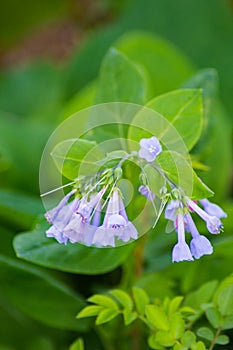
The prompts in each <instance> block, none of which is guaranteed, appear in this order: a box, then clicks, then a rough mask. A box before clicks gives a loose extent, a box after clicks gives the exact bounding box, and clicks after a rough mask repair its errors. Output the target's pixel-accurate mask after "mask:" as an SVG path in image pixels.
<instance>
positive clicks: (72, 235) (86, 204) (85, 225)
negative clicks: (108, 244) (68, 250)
mask: <svg viewBox="0 0 233 350" xmlns="http://www.w3.org/2000/svg"><path fill="white" fill-rule="evenodd" d="M105 190H106V188H102V190H101V191H99V192H98V193H96V194H94V195H92V196H91V198H90V200H89V201H88V200H87V198H86V197H85V196H84V197H83V198H82V199H81V200H80V203H79V206H78V208H77V210H76V212H74V213H73V215H72V217H71V219H70V221H69V223H68V225H67V226H66V227H65V228H64V232H63V234H64V237H67V238H68V239H69V240H70V242H71V243H75V242H85V239H87V241H88V242H89V241H90V240H91V238H90V237H89V235H90V234H91V235H92V234H93V229H92V227H91V226H90V225H89V224H90V220H91V214H92V212H93V210H95V209H96V206H97V205H98V203H100V201H101V199H102V197H103V195H104V192H105ZM87 235H88V237H86V236H87Z"/></svg>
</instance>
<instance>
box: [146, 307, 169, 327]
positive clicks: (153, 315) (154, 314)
mask: <svg viewBox="0 0 233 350" xmlns="http://www.w3.org/2000/svg"><path fill="white" fill-rule="evenodd" d="M146 317H147V319H148V321H149V322H150V323H151V324H152V326H153V327H155V328H156V329H159V330H164V331H168V329H169V322H168V318H167V315H166V314H165V312H164V311H163V310H161V308H159V307H158V306H156V305H147V306H146Z"/></svg>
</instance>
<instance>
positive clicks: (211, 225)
mask: <svg viewBox="0 0 233 350" xmlns="http://www.w3.org/2000/svg"><path fill="white" fill-rule="evenodd" d="M187 205H188V207H189V208H190V209H191V210H192V211H195V212H196V213H197V214H198V215H199V216H200V217H201V218H202V219H203V220H204V221H205V222H206V227H207V229H208V231H209V232H210V233H212V234H218V233H220V231H221V230H222V228H223V225H222V222H221V220H220V219H219V218H218V217H217V216H212V215H209V214H207V212H206V211H205V210H203V209H201V208H200V207H199V206H198V205H197V204H196V203H195V202H194V201H192V200H191V199H189V198H188V199H187Z"/></svg>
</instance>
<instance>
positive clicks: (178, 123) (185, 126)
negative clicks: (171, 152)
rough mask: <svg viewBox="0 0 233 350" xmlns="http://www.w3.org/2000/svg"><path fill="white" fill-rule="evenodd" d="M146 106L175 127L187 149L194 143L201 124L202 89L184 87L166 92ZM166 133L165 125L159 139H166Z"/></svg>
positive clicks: (167, 131) (167, 129)
mask: <svg viewBox="0 0 233 350" xmlns="http://www.w3.org/2000/svg"><path fill="white" fill-rule="evenodd" d="M146 107H148V108H150V109H153V110H155V111H156V112H158V113H159V114H161V115H162V116H163V117H165V118H166V119H167V120H168V122H169V123H171V124H172V125H173V126H174V127H175V128H176V130H177V131H178V133H179V135H180V137H181V138H182V139H183V141H184V143H185V145H186V147H187V148H188V150H190V149H191V148H192V147H193V146H194V145H195V143H196V142H197V140H198V139H199V137H200V135H201V130H202V124H203V105H202V90H199V89H184V90H175V91H172V92H168V93H166V94H164V95H160V96H158V97H156V98H155V99H153V100H152V101H150V102H148V103H147V105H146ZM190 125H192V128H190ZM168 133H169V128H168V127H167V128H165V129H164V130H163V131H162V134H161V135H160V137H159V139H160V140H161V141H162V140H166V139H167V135H168Z"/></svg>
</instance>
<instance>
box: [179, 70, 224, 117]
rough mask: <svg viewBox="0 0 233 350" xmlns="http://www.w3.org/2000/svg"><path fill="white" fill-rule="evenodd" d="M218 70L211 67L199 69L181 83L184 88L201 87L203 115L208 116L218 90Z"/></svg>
mask: <svg viewBox="0 0 233 350" xmlns="http://www.w3.org/2000/svg"><path fill="white" fill-rule="evenodd" d="M218 85H219V79H218V72H217V71H216V70H215V69H213V68H205V69H201V70H200V71H198V72H197V73H195V74H194V75H193V76H191V78H189V79H188V80H187V81H186V82H185V83H183V84H182V87H184V88H196V89H197V88H201V89H202V90H203V104H204V115H205V117H206V118H208V115H209V113H210V110H211V107H212V102H213V100H214V99H215V98H216V96H217V92H218Z"/></svg>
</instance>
